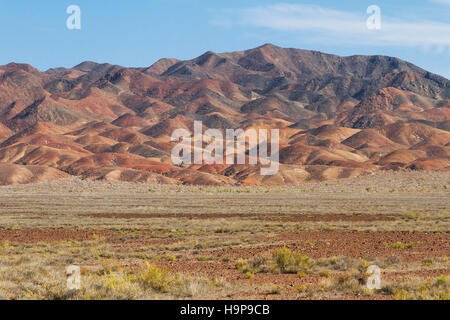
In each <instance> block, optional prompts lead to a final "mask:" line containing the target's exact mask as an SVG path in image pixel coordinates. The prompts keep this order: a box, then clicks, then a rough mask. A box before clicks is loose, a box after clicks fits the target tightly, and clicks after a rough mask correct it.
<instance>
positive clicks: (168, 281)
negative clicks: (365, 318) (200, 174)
mask: <svg viewBox="0 0 450 320" xmlns="http://www.w3.org/2000/svg"><path fill="white" fill-rule="evenodd" d="M449 208H450V173H448V172H422V171H414V172H394V171H385V172H383V171H380V172H375V173H373V174H369V175H365V176H360V177H358V178H348V179H341V180H333V181H328V182H320V183H305V184H303V185H300V186H295V187H283V186H282V187H273V186H272V187H255V186H240V187H238V186H232V187H230V186H224V187H220V186H219V187H218V186H182V185H152V184H145V183H133V182H130V183H128V182H113V181H90V180H82V179H80V178H77V177H73V178H69V179H62V180H57V181H52V182H46V183H38V184H27V185H13V186H3V187H0V296H1V297H2V298H3V299H289V300H294V299H444V300H448V299H449V290H450V285H449V283H448V277H449V275H450V262H449V260H448V256H449V254H450V241H449V240H450V235H449V230H450V213H449ZM70 265H75V266H79V267H80V270H81V288H80V289H79V290H69V289H68V288H67V276H66V268H67V267H68V266H70ZM369 265H376V266H378V267H379V268H380V270H381V288H380V289H378V290H377V289H368V288H367V286H366V282H367V278H368V274H367V268H368V266H369Z"/></svg>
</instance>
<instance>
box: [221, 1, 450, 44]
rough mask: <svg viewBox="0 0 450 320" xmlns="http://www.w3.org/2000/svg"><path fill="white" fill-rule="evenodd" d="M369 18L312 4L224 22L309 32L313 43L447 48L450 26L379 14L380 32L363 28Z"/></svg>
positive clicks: (252, 11)
mask: <svg viewBox="0 0 450 320" xmlns="http://www.w3.org/2000/svg"><path fill="white" fill-rule="evenodd" d="M433 1H445V2H450V0H433ZM368 17H369V15H368V14H366V12H361V14H357V13H354V12H346V11H340V10H333V9H328V8H324V7H320V6H315V5H302V4H275V5H268V6H260V7H254V8H247V9H242V10H238V11H235V12H234V13H233V14H232V17H228V18H227V19H226V21H228V22H229V24H231V23H232V22H231V21H233V23H235V24H240V25H246V26H251V27H260V28H267V29H271V30H277V31H283V32H309V34H310V35H311V39H310V40H311V41H312V42H314V41H319V42H323V41H326V42H327V43H336V44H364V45H386V46H410V47H417V46H422V47H431V46H436V47H437V48H439V49H440V50H443V49H445V48H448V47H450V24H449V23H443V22H436V21H429V20H428V21H427V20H418V19H413V18H411V19H409V20H402V19H398V18H392V17H388V16H385V15H384V14H383V11H382V12H381V17H382V28H381V30H369V29H368V28H367V26H366V21H367V19H368ZM222 18H223V17H222ZM213 23H214V22H213Z"/></svg>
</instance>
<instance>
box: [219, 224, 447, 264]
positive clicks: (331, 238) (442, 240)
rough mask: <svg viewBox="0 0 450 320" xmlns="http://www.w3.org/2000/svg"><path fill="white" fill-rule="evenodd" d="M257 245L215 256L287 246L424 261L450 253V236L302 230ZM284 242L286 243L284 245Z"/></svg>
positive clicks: (321, 253)
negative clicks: (403, 245)
mask: <svg viewBox="0 0 450 320" xmlns="http://www.w3.org/2000/svg"><path fill="white" fill-rule="evenodd" d="M270 242H271V241H270V240H269V239H267V240H266V243H269V244H267V245H263V246H258V247H255V248H224V249H218V250H215V251H214V255H217V256H227V257H232V258H251V257H254V256H255V255H257V254H262V253H266V252H269V251H271V250H273V249H275V248H278V247H281V246H283V245H285V246H286V247H288V248H290V249H291V250H293V251H298V252H300V253H302V254H304V255H308V256H310V257H313V258H321V257H332V256H347V257H350V258H355V259H362V258H368V257H377V258H383V257H385V258H386V257H391V256H398V257H400V258H401V259H402V260H403V261H405V262H411V261H421V260H423V259H425V258H427V257H442V256H448V255H449V254H450V235H449V234H443V233H430V234H428V233H407V232H336V231H332V232H320V231H314V232H298V233H280V234H276V235H274V236H273V240H272V242H277V243H273V244H270ZM280 242H281V243H282V244H280ZM396 242H402V243H403V244H409V243H412V248H404V249H394V248H392V247H391V246H390V245H391V244H393V243H396Z"/></svg>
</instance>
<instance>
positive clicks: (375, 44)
mask: <svg viewBox="0 0 450 320" xmlns="http://www.w3.org/2000/svg"><path fill="white" fill-rule="evenodd" d="M69 5H78V6H79V7H80V8H81V30H68V29H67V27H66V20H67V18H68V16H69V15H68V14H67V13H66V9H67V7H68V6H69ZM370 5H377V6H379V7H380V8H381V30H368V29H367V27H366V20H367V18H368V17H369V15H368V14H367V12H366V10H367V7H368V6H370ZM0 38H1V42H0V43H1V46H0V64H6V63H9V62H12V61H14V62H23V63H29V64H31V65H33V66H35V67H37V68H39V69H41V70H46V69H48V68H50V67H59V66H63V67H72V66H74V65H76V64H78V63H80V62H82V61H85V60H92V61H96V62H109V63H113V64H119V65H123V66H129V67H132V66H141V67H144V66H149V65H151V64H152V63H153V62H155V61H157V60H158V59H160V58H163V57H167V58H179V59H191V58H194V57H196V56H199V55H201V54H202V53H204V52H205V51H208V50H211V51H215V52H229V51H236V50H244V49H249V48H254V47H257V46H259V45H262V44H264V43H273V44H276V45H279V46H282V47H293V48H302V49H313V50H319V51H323V52H327V53H334V54H339V55H353V54H367V55H371V54H382V55H390V56H396V57H399V58H402V59H405V60H408V61H411V62H413V63H415V64H417V65H419V66H420V67H422V68H425V69H427V70H430V71H432V72H435V73H438V74H441V75H443V76H446V77H447V78H450V58H449V57H450V0H420V1H419V0H409V1H406V0H395V1H392V0H369V1H366V0H341V1H335V0H333V1H331V0H323V1H320V0H316V1H311V0H310V1H307V0H305V1H303V0H298V1H290V0H284V1H268V0H128V1H106V0H90V1H88V0H71V1H64V0H52V1H50V0H47V1H45V0H42V1H29V0H14V1H6V0H2V1H1V2H0Z"/></svg>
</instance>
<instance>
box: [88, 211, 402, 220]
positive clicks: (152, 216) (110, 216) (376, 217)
mask: <svg viewBox="0 0 450 320" xmlns="http://www.w3.org/2000/svg"><path fill="white" fill-rule="evenodd" d="M80 216H88V217H93V218H102V219H104V218H106V219H157V218H167V219H168V218H183V219H189V220H196V219H228V218H240V219H256V220H260V221H283V222H308V221H310V222H314V221H324V222H327V221H329V222H331V221H351V222H358V221H367V222H371V221H393V220H395V218H394V217H390V216H386V215H343V214H317V215H304V214H283V215H256V214H233V213H225V214H222V213H217V214H185V213H152V214H139V213H111V214H109V213H95V214H88V215H80Z"/></svg>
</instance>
